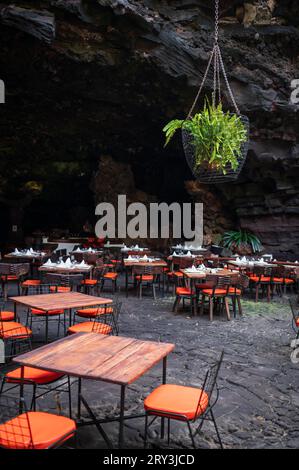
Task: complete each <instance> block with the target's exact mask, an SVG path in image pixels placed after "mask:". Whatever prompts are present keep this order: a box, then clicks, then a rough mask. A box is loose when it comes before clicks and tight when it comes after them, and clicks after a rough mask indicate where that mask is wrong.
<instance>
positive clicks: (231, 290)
mask: <svg viewBox="0 0 299 470" xmlns="http://www.w3.org/2000/svg"><path fill="white" fill-rule="evenodd" d="M228 293H229V294H235V295H241V293H242V292H241V289H236V288H235V287H230V288H229V289H228Z"/></svg>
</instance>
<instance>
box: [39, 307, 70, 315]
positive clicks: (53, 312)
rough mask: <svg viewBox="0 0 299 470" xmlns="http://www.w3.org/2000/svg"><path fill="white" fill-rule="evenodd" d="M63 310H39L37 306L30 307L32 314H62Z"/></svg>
mask: <svg viewBox="0 0 299 470" xmlns="http://www.w3.org/2000/svg"><path fill="white" fill-rule="evenodd" d="M63 312H64V310H58V309H56V310H51V311H50V312H44V311H43V310H39V309H38V308H32V309H31V313H32V315H62V314H63Z"/></svg>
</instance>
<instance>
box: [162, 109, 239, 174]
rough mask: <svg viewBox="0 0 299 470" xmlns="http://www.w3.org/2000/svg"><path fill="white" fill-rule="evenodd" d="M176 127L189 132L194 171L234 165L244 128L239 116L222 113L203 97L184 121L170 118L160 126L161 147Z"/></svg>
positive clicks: (166, 142)
mask: <svg viewBox="0 0 299 470" xmlns="http://www.w3.org/2000/svg"><path fill="white" fill-rule="evenodd" d="M178 129H184V130H186V131H188V132H190V133H191V135H192V137H193V141H192V143H193V145H194V151H195V159H194V160H195V168H194V169H195V170H196V169H197V167H198V166H202V165H205V166H206V167H210V168H215V169H217V170H222V172H223V174H226V169H227V166H228V165H229V166H230V167H231V168H232V169H233V170H236V169H237V168H238V165H239V162H238V157H239V156H240V154H241V146H242V144H243V143H244V142H245V141H246V140H247V131H246V128H245V126H244V124H243V123H242V121H241V119H240V118H239V116H237V115H236V114H231V113H229V112H226V113H225V112H224V111H223V110H222V105H221V103H220V104H218V105H217V106H213V105H211V104H210V103H209V102H208V100H206V102H205V105H204V109H203V110H202V111H201V112H200V113H197V114H195V115H194V116H193V117H192V118H190V119H186V120H180V119H174V120H172V121H170V122H169V123H168V124H167V125H166V126H165V127H164V128H163V132H164V133H165V137H166V140H165V146H166V145H168V143H169V142H170V141H171V139H172V138H173V136H174V134H175V133H176V131H177V130H178Z"/></svg>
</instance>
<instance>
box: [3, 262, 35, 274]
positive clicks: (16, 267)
mask: <svg viewBox="0 0 299 470" xmlns="http://www.w3.org/2000/svg"><path fill="white" fill-rule="evenodd" d="M29 271H30V263H0V275H3V276H9V275H15V276H25V275H26V274H28V273H29Z"/></svg>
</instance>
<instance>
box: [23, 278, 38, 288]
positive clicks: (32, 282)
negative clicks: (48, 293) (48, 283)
mask: <svg viewBox="0 0 299 470" xmlns="http://www.w3.org/2000/svg"><path fill="white" fill-rule="evenodd" d="M40 283H41V281H40V280H39V279H27V280H26V281H24V282H22V287H30V286H39V285H40Z"/></svg>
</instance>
